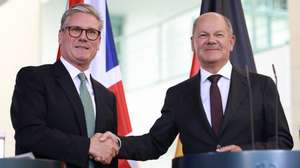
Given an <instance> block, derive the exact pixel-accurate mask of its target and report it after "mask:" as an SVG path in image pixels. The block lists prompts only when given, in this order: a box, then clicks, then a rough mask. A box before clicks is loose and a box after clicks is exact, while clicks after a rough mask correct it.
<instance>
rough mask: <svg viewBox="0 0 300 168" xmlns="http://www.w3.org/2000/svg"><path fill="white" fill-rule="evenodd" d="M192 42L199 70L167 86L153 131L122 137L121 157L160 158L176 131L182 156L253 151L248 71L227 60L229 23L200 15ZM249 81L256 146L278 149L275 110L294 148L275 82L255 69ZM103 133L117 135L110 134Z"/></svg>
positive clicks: (283, 142)
mask: <svg viewBox="0 0 300 168" xmlns="http://www.w3.org/2000/svg"><path fill="white" fill-rule="evenodd" d="M191 43H192V48H193V51H194V53H195V54H196V55H197V57H198V59H199V61H200V62H201V68H200V71H199V73H198V74H197V75H196V76H195V77H193V78H191V79H188V80H186V81H184V82H182V83H179V84H177V85H176V86H173V87H171V88H169V89H168V91H167V95H166V98H165V104H164V106H163V108H162V111H161V113H162V115H161V117H160V118H159V119H158V120H157V121H156V122H155V123H154V125H153V126H152V128H151V130H150V132H149V133H147V134H145V135H142V136H130V137H123V138H121V140H122V147H121V149H120V153H119V157H121V158H129V159H135V160H147V159H155V158H158V157H159V156H160V155H162V154H164V153H165V152H166V151H167V149H168V148H169V146H170V145H171V144H172V142H173V141H174V139H175V137H176V136H177V134H178V133H179V135H180V140H181V142H182V145H183V153H184V154H193V153H205V152H234V151H242V150H249V149H251V146H252V145H251V144H252V141H251V139H252V138H251V123H250V110H249V102H250V101H249V90H248V83H247V77H246V73H245V72H243V71H242V70H238V69H237V68H235V67H233V66H232V65H231V63H230V61H229V58H230V52H231V51H232V50H233V47H234V43H235V36H234V34H233V31H232V27H231V23H230V21H229V20H228V19H227V18H226V17H224V16H222V15H220V14H218V13H213V12H211V13H206V14H203V15H201V16H199V17H198V18H197V19H196V20H195V22H194V26H193V35H192V38H191ZM250 80H251V85H252V95H253V113H254V127H255V147H256V149H273V148H276V142H275V139H276V138H275V111H276V110H275V109H276V108H278V118H279V121H278V136H279V137H278V139H279V141H278V146H279V148H280V149H291V148H292V147H293V140H292V137H291V135H290V131H289V127H288V124H287V120H286V118H285V115H284V112H283V108H282V106H281V103H280V100H279V96H278V92H277V90H276V86H275V84H274V82H273V81H272V79H271V78H269V77H267V76H264V75H260V74H255V73H250ZM276 99H277V100H276ZM276 102H279V103H276ZM276 105H278V107H275V106H276ZM104 136H105V137H106V138H107V137H110V138H115V137H114V135H113V134H111V133H106V134H105V135H104Z"/></svg>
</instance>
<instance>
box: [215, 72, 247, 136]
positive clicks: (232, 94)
mask: <svg viewBox="0 0 300 168" xmlns="http://www.w3.org/2000/svg"><path fill="white" fill-rule="evenodd" d="M247 90H248V89H247V78H246V76H245V75H244V74H243V73H242V72H240V71H237V69H235V68H233V69H232V73H231V82H230V89H229V94H228V100H227V105H226V109H225V113H224V119H223V123H222V127H221V134H222V132H223V131H224V129H225V128H226V126H227V124H228V123H229V122H230V120H231V119H232V118H233V117H232V116H233V115H237V113H238V108H239V106H240V105H241V102H242V101H243V100H244V99H245V98H247V95H248V92H247Z"/></svg>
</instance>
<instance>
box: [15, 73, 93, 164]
mask: <svg viewBox="0 0 300 168" xmlns="http://www.w3.org/2000/svg"><path fill="white" fill-rule="evenodd" d="M40 75H41V73H38V72H37V71H35V70H33V69H31V68H25V69H21V70H20V72H19V73H18V75H17V79H16V85H15V90H14V93H13V98H12V105H11V120H12V124H13V127H14V129H15V139H16V154H18V153H23V152H33V153H34V154H35V155H37V156H39V157H42V158H49V159H55V160H63V161H66V162H67V163H70V164H72V165H76V166H80V167H84V166H85V165H87V162H88V150H89V143H90V142H89V138H87V137H82V136H78V135H72V134H68V133H66V132H62V131H60V130H57V129H54V128H50V127H49V126H48V125H47V122H46V119H47V113H48V112H49V111H47V98H46V96H45V94H46V92H45V85H44V84H43V81H42V80H41V78H42V76H40ZM58 99H59V98H58ZM66 122H67V121H66Z"/></svg>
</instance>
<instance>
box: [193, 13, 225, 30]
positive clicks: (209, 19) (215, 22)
mask: <svg viewBox="0 0 300 168" xmlns="http://www.w3.org/2000/svg"><path fill="white" fill-rule="evenodd" d="M196 30H197V31H227V30H228V27H227V26H226V22H225V20H224V18H223V17H222V16H220V15H215V14H208V15H202V16H200V17H199V19H198V20H197V28H196Z"/></svg>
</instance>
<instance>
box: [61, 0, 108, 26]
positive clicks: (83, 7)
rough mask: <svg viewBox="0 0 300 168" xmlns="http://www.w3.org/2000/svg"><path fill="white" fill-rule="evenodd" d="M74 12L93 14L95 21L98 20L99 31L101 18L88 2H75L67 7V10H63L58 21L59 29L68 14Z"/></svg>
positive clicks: (101, 24)
mask: <svg viewBox="0 0 300 168" xmlns="http://www.w3.org/2000/svg"><path fill="white" fill-rule="evenodd" d="M75 13H86V14H90V15H92V16H94V17H95V18H96V19H97V21H98V22H99V25H100V26H99V30H100V31H101V30H102V28H103V20H102V19H101V18H100V15H99V13H98V12H97V10H96V9H95V8H94V7H93V6H92V5H89V4H83V3H82V4H77V5H74V6H72V7H71V8H69V9H68V10H66V11H65V13H64V14H63V16H62V17H61V21H60V30H62V29H63V28H64V25H65V22H66V20H67V18H68V17H69V16H72V15H74V14H75Z"/></svg>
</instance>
